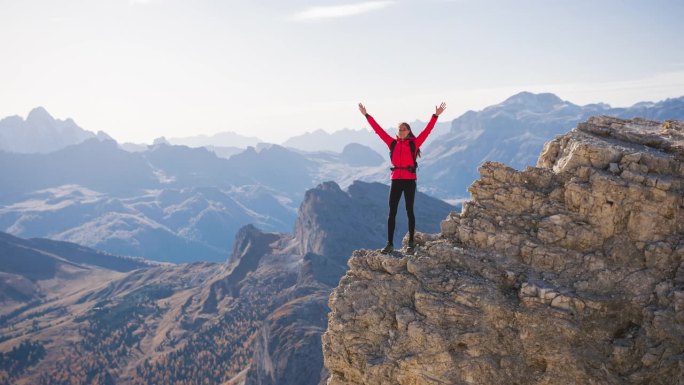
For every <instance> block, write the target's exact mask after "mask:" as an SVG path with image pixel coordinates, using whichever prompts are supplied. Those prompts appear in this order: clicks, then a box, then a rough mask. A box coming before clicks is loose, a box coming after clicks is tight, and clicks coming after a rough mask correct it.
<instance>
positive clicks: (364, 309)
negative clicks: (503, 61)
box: [323, 116, 684, 385]
mask: <svg viewBox="0 0 684 385" xmlns="http://www.w3.org/2000/svg"><path fill="white" fill-rule="evenodd" d="M479 171H480V174H481V176H480V179H479V180H477V181H475V182H474V183H473V184H472V185H471V186H470V187H469V191H470V192H471V194H472V200H470V201H468V202H466V203H465V204H464V206H463V210H462V212H461V213H460V214H456V213H452V214H450V215H449V216H448V217H447V218H446V219H445V220H444V221H443V222H442V224H441V233H439V234H419V236H418V238H417V243H418V248H417V251H416V253H415V255H413V256H405V255H400V254H395V255H391V256H386V255H382V254H380V253H378V252H376V251H369V250H357V251H355V252H354V253H353V254H352V257H351V258H350V259H349V261H348V265H349V268H350V269H349V270H348V272H347V274H346V275H345V276H344V277H343V278H342V279H341V281H340V283H339V286H338V287H337V288H336V289H335V290H334V291H333V292H332V294H331V296H330V300H329V306H330V308H331V313H330V314H329V317H328V329H327V331H326V333H325V334H324V336H323V353H324V363H325V366H326V367H327V369H328V370H329V371H330V379H329V380H328V384H329V385H351V384H684V380H683V379H684V201H683V193H684V123H682V122H678V121H665V122H663V123H660V122H654V121H647V120H643V119H631V120H623V119H618V118H610V117H606V116H599V117H592V118H589V119H588V120H587V121H586V122H583V123H580V124H578V125H577V127H576V128H575V129H573V130H571V131H570V132H568V133H567V134H565V135H562V136H558V137H556V138H555V139H554V140H552V141H550V142H547V143H546V144H545V146H544V149H543V151H542V153H541V155H540V156H539V158H538V161H537V165H536V167H528V168H527V169H525V170H524V171H518V170H515V169H513V168H511V167H508V166H506V165H504V164H501V163H497V162H485V163H483V164H482V165H481V167H480V168H479Z"/></svg>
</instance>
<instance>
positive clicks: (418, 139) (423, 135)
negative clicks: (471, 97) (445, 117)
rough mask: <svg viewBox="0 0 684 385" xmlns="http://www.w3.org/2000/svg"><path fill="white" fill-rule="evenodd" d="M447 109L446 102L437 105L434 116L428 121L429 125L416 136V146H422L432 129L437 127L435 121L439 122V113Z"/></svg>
mask: <svg viewBox="0 0 684 385" xmlns="http://www.w3.org/2000/svg"><path fill="white" fill-rule="evenodd" d="M445 109H446V103H444V102H442V105H441V106H439V107H437V106H435V113H434V114H432V117H430V121H429V122H428V124H427V126H425V128H424V129H423V131H421V132H420V134H418V136H417V137H416V147H418V148H420V146H421V145H422V144H423V142H425V139H427V137H428V135H430V132H432V129H433V128H434V127H435V123H437V118H438V117H439V115H440V114H441V113H442V112H444V110H445Z"/></svg>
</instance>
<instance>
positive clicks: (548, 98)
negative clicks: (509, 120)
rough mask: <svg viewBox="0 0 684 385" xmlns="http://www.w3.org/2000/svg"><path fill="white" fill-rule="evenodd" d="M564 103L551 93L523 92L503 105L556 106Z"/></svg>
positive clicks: (505, 101)
mask: <svg viewBox="0 0 684 385" xmlns="http://www.w3.org/2000/svg"><path fill="white" fill-rule="evenodd" d="M561 103H564V101H563V100H562V99H561V98H559V97H558V96H556V95H555V94H552V93H550V92H542V93H538V94H535V93H532V92H529V91H522V92H518V93H517V94H515V95H513V96H511V97H509V98H508V99H506V100H504V102H503V103H502V104H506V105H511V104H524V105H530V104H536V105H539V104H541V105H551V106H553V105H556V104H561Z"/></svg>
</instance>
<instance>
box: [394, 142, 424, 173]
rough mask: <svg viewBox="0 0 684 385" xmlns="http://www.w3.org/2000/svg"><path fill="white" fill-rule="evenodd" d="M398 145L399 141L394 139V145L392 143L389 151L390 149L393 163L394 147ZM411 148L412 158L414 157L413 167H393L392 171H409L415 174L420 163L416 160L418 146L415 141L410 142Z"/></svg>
mask: <svg viewBox="0 0 684 385" xmlns="http://www.w3.org/2000/svg"><path fill="white" fill-rule="evenodd" d="M396 145H397V140H396V139H394V140H393V141H392V143H390V146H389V149H390V162H391V161H392V153H393V152H394V147H395V146H396ZM409 146H410V147H411V156H412V157H413V166H408V167H391V168H390V170H392V171H394V170H408V171H409V172H412V173H414V174H415V172H416V169H417V168H418V161H417V160H416V144H415V143H414V142H413V140H410V141H409Z"/></svg>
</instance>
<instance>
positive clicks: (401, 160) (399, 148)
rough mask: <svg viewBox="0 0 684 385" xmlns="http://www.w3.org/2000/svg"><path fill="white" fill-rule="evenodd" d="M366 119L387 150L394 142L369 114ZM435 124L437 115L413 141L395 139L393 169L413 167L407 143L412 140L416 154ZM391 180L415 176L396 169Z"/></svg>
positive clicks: (407, 171) (433, 116)
mask: <svg viewBox="0 0 684 385" xmlns="http://www.w3.org/2000/svg"><path fill="white" fill-rule="evenodd" d="M366 119H368V123H370V125H371V127H373V130H374V131H375V133H376V134H378V136H379V137H380V139H382V141H383V142H385V144H387V149H389V147H390V144H392V142H393V141H394V139H393V138H392V137H391V136H389V134H387V133H386V132H385V130H383V129H382V127H380V125H379V124H378V123H377V122H376V121H375V119H373V117H372V116H370V114H366ZM435 123H437V114H432V117H431V118H430V121H429V122H428V124H427V126H425V128H424V129H423V131H421V132H420V134H418V136H417V137H415V138H414V139H408V138H407V139H399V136H397V137H396V140H397V144H396V145H395V147H394V152H392V159H391V161H392V166H394V167H408V166H413V156H412V155H411V146H410V145H409V141H411V140H413V141H414V143H415V145H416V152H418V149H420V146H421V145H422V144H423V142H425V139H427V137H428V135H430V132H431V131H432V128H433V127H434V126H435ZM391 179H417V178H416V174H415V173H412V172H410V171H409V170H404V169H396V170H394V171H392V176H391Z"/></svg>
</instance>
